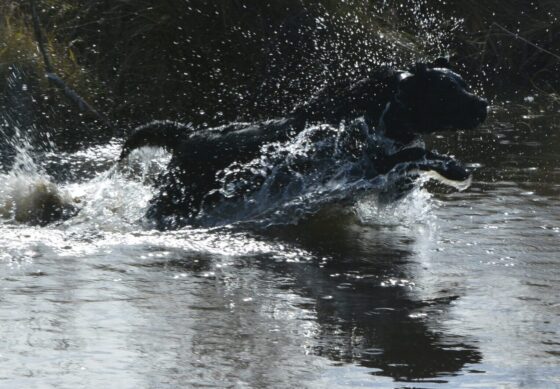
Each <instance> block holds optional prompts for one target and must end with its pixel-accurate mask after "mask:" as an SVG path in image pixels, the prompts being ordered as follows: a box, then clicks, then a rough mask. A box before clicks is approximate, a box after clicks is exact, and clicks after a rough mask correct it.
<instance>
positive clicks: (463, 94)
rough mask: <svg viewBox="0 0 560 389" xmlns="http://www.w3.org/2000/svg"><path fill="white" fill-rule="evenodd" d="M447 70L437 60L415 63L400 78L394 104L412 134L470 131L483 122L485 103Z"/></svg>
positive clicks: (442, 63) (446, 63)
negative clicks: (400, 111) (404, 117)
mask: <svg viewBox="0 0 560 389" xmlns="http://www.w3.org/2000/svg"><path fill="white" fill-rule="evenodd" d="M449 67H450V66H449V62H448V61H447V60H446V59H443V58H440V59H437V60H436V61H434V62H433V63H429V64H427V63H417V64H416V65H414V66H413V67H412V69H411V70H410V72H405V73H402V74H401V75H400V80H399V82H398V85H397V93H396V94H395V97H394V103H396V104H398V105H399V108H400V109H401V110H403V111H404V112H405V113H406V116H407V117H408V121H409V124H410V126H412V128H411V129H412V130H413V131H414V132H416V133H423V134H425V133H431V132H434V131H441V130H459V129H472V128H475V127H476V126H478V125H479V124H481V123H482V122H484V120H485V119H486V114H487V107H488V102H487V101H486V100H485V99H483V98H481V97H478V96H476V95H475V94H474V93H473V92H472V91H471V90H470V88H469V87H468V86H467V84H466V83H465V81H464V80H463V78H462V77H461V76H460V75H459V74H457V73H455V72H453V71H452V70H450V69H449Z"/></svg>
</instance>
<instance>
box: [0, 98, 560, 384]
mask: <svg viewBox="0 0 560 389" xmlns="http://www.w3.org/2000/svg"><path fill="white" fill-rule="evenodd" d="M535 104H536V103H535ZM540 107H542V106H537V105H535V106H534V107H531V106H530V105H527V106H525V107H522V108H517V107H515V106H513V105H506V106H504V107H501V108H496V109H495V112H494V115H493V119H492V120H491V121H490V122H489V123H488V124H487V125H486V126H485V127H484V128H481V129H480V130H477V131H476V132H475V133H468V134H467V133H465V134H458V135H453V134H445V136H443V137H438V136H434V137H432V138H431V139H428V143H430V147H432V148H435V149H437V150H439V151H440V152H446V151H449V152H453V153H454V154H456V155H457V157H458V158H459V159H461V160H463V161H465V162H468V163H470V164H472V166H475V167H476V166H477V167H478V169H477V171H476V173H475V178H474V181H473V185H472V187H471V188H470V189H469V190H467V191H465V192H449V191H448V190H447V189H446V188H440V187H437V186H434V185H431V186H430V191H431V192H432V193H433V194H432V195H429V194H428V192H427V191H426V190H425V189H423V190H417V191H415V192H414V193H413V194H412V195H410V196H409V197H408V198H406V199H404V200H403V201H402V202H400V203H398V204H392V205H384V206H380V205H377V204H376V202H375V200H374V199H364V200H363V201H362V202H361V203H360V204H358V205H357V206H356V207H354V209H349V208H348V207H345V208H344V209H337V208H336V207H334V208H331V209H325V210H323V211H322V212H321V213H320V214H318V215H315V216H314V217H313V218H311V219H309V220H307V221H305V222H301V223H300V224H299V225H297V226H290V227H276V228H274V229H269V230H266V231H262V230H250V231H247V230H241V229H239V228H233V227H226V228H220V229H185V230H181V231H176V232H166V233H160V232H154V231H150V230H146V229H145V228H143V227H142V225H141V224H140V222H139V219H140V217H141V215H142V213H143V210H144V209H145V205H146V202H147V199H148V198H150V196H151V194H152V192H151V189H150V187H149V185H147V184H148V183H149V182H150V180H151V179H152V178H153V176H154V173H157V171H159V169H161V166H160V165H158V164H157V163H155V165H154V164H151V165H150V164H147V163H146V161H148V160H154V158H153V157H154V154H150V153H153V151H146V153H148V154H147V155H145V156H142V155H139V156H138V161H136V162H135V163H136V165H134V166H132V167H131V169H132V171H131V172H128V173H127V174H130V176H131V177H132V176H133V177H136V178H135V179H134V180H132V179H129V177H128V176H126V175H115V174H114V173H111V171H110V167H111V163H110V160H111V158H112V156H113V151H114V150H115V149H116V147H117V146H115V145H109V146H107V148H97V149H90V150H88V151H84V152H82V153H83V154H84V155H77V154H72V155H71V156H68V158H62V157H61V156H60V154H59V155H58V156H51V157H50V158H45V159H44V160H43V161H40V162H39V163H40V164H41V166H42V169H44V170H43V171H44V172H47V173H48V172H51V171H55V170H57V169H55V167H56V166H67V170H62V171H64V172H65V173H60V174H61V176H60V177H51V178H52V179H53V180H55V181H58V182H62V184H61V189H63V190H66V191H68V193H70V194H71V195H72V196H77V197H80V198H81V201H82V204H83V206H84V208H83V212H81V213H80V214H78V215H77V216H76V217H75V218H73V219H70V220H68V221H66V222H64V223H62V224H59V225H56V226H50V227H26V226H22V225H20V224H14V223H11V222H9V221H4V222H2V224H0V231H1V234H0V247H1V248H2V250H1V252H0V261H1V262H0V266H1V267H2V269H3V271H2V273H1V274H2V287H1V288H0V321H1V326H0V361H1V362H2V363H0V380H1V381H0V382H1V385H0V386H3V387H10V388H30V387H60V388H77V387H119V388H137V387H148V388H152V387H153V388H175V387H197V386H215V387H262V388H265V387H286V388H287V387H356V386H360V385H363V386H366V387H376V388H385V387H386V388H393V387H422V388H429V387H439V386H446V387H522V386H524V387H530V388H537V387H543V388H545V387H554V386H559V385H560V369H559V368H558V364H559V358H560V334H559V333H558V332H559V328H560V327H559V326H558V323H559V319H560V299H559V297H558V293H557V290H558V288H560V270H559V269H560V266H559V265H560V262H559V261H560V260H559V259H558V252H559V246H558V241H559V237H560V202H559V201H558V199H559V194H560V169H559V168H558V153H557V150H558V149H559V147H560V135H559V131H558V130H559V119H558V115H557V110H554V109H549V107H546V106H545V108H546V109H545V111H544V112H542V113H539V112H540V111H539V110H540ZM551 112H552V114H551ZM114 155H116V153H115V154H114ZM156 157H157V158H155V161H156V162H157V161H160V160H161V161H163V162H164V160H165V156H164V155H159V154H156ZM56 158H59V159H60V160H56ZM163 162H162V164H163ZM39 170H40V169H39ZM59 170H61V169H59ZM80 171H83V172H82V173H76V172H80ZM45 174H46V173H45ZM138 177H142V179H141V180H138V179H137V178H138ZM14 179H15V178H14ZM100 204H101V205H100Z"/></svg>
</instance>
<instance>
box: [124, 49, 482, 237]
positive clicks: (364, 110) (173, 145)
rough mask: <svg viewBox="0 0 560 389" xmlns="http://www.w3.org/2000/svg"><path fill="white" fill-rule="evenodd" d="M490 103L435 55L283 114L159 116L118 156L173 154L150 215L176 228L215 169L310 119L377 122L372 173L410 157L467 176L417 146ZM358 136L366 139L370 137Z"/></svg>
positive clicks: (477, 117)
mask: <svg viewBox="0 0 560 389" xmlns="http://www.w3.org/2000/svg"><path fill="white" fill-rule="evenodd" d="M487 106H488V103H487V101H486V100H484V99H482V98H480V97H478V96H476V95H475V94H473V93H472V92H471V91H470V90H469V88H468V86H467V85H466V83H465V81H464V80H463V79H462V77H461V76H460V75H458V74H457V73H455V72H453V71H452V70H450V69H449V63H448V62H447V61H446V60H444V59H438V60H436V61H435V62H434V63H430V64H426V63H417V64H416V65H415V66H414V67H413V68H412V69H410V71H400V70H383V71H380V72H379V73H377V74H376V75H375V76H373V77H371V78H368V79H365V80H362V81H360V82H358V83H355V84H353V85H347V86H344V85H343V86H340V85H335V86H332V87H328V88H326V89H325V90H323V91H322V92H321V93H319V94H318V95H317V96H316V97H314V98H313V99H311V100H310V101H309V102H308V103H306V104H303V105H300V106H298V107H296V109H294V110H293V111H292V112H291V113H290V114H289V115H287V116H286V117H285V118H283V119H277V120H267V121H262V122H256V123H233V124H229V125H224V126H221V127H216V128H210V129H204V130H199V131H197V130H195V129H194V128H193V127H192V126H191V125H185V124H180V123H176V122H171V121H154V122H151V123H149V124H146V125H143V126H140V127H138V128H137V129H136V130H135V131H134V132H133V134H132V135H131V136H130V137H129V138H128V139H127V141H126V142H125V144H124V146H123V150H122V153H121V156H120V159H121V160H122V159H124V158H126V157H127V156H128V155H129V154H130V152H131V151H133V150H135V149H137V148H139V147H143V146H159V147H163V148H166V149H167V150H169V151H170V152H171V153H172V158H171V161H170V163H169V167H168V170H167V172H166V173H165V174H163V175H162V177H160V179H159V181H160V183H159V187H160V191H159V195H158V196H156V197H155V198H154V199H152V200H151V203H150V208H149V210H148V212H147V216H148V217H149V218H150V219H152V220H154V221H155V222H156V223H157V225H158V227H159V228H163V229H166V228H176V227H178V226H180V225H183V224H186V223H188V222H189V220H192V218H193V216H195V215H196V213H197V210H198V209H199V208H200V206H201V203H202V202H203V200H204V201H207V196H208V193H210V192H211V191H212V190H214V189H216V188H217V186H218V183H217V180H216V173H217V172H219V171H221V170H222V169H224V168H226V167H228V166H230V165H231V164H232V163H234V162H239V163H244V162H248V161H251V160H253V159H254V158H255V157H256V156H258V155H259V153H260V152H261V147H262V146H263V145H265V144H269V143H272V142H284V141H287V140H289V139H290V138H291V137H293V136H294V135H296V134H298V133H300V132H301V131H303V130H304V129H305V128H306V127H307V126H308V125H309V124H313V123H326V124H331V125H334V126H337V125H339V124H340V123H341V122H342V121H344V120H351V119H354V118H356V117H360V116H363V117H364V118H365V122H366V123H367V124H368V127H369V128H373V127H375V132H376V133H377V134H382V135H384V137H385V138H386V139H388V140H390V143H391V145H390V146H389V147H387V146H385V147H383V149H382V150H379V145H378V146H377V147H374V148H373V149H371V150H368V149H367V147H366V151H365V152H366V153H369V158H370V159H372V160H374V162H375V172H373V173H370V174H369V175H370V176H371V177H373V176H375V175H379V174H386V173H388V172H389V171H391V170H392V169H393V168H394V167H395V166H397V165H399V164H401V163H404V162H409V163H411V164H409V165H410V166H412V167H414V168H416V169H418V170H433V171H436V172H437V173H439V174H440V175H442V176H443V177H444V178H447V179H451V180H455V181H457V180H459V181H462V180H465V179H467V178H468V177H469V175H470V173H469V172H468V171H467V169H465V168H464V167H463V166H461V165H460V164H459V163H458V162H457V161H455V160H453V159H452V158H450V157H448V156H445V155H438V154H435V153H433V152H430V151H428V150H425V149H424V148H422V147H417V146H414V145H413V144H414V142H415V140H416V139H417V138H418V137H419V135H421V134H428V133H432V132H435V131H442V130H457V129H473V128H475V127H476V126H478V125H479V124H481V123H482V122H483V121H484V120H485V118H486V114H487ZM371 135H372V133H369V134H366V138H367V137H370V136H371ZM359 141H360V142H364V141H365V142H366V143H367V139H360V140H359ZM374 149H375V150H374Z"/></svg>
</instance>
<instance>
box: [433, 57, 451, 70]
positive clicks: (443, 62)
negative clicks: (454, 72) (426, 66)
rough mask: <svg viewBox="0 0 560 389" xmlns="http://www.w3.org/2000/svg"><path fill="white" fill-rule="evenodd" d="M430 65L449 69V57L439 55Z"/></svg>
mask: <svg viewBox="0 0 560 389" xmlns="http://www.w3.org/2000/svg"><path fill="white" fill-rule="evenodd" d="M430 65H432V67H433V68H445V69H451V63H450V62H449V58H447V57H439V58H437V59H436V60H435V61H434V62H432V63H431V64H430Z"/></svg>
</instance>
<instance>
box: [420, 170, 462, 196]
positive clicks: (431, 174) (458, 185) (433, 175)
mask: <svg viewBox="0 0 560 389" xmlns="http://www.w3.org/2000/svg"><path fill="white" fill-rule="evenodd" d="M419 173H420V174H423V175H424V176H425V177H428V178H430V179H433V180H436V181H438V182H441V183H442V184H445V185H448V186H450V187H452V188H455V189H457V190H458V191H460V192H462V191H464V190H466V189H468V188H469V187H470V186H471V184H472V174H469V177H468V178H467V179H465V180H452V179H450V178H447V177H444V176H442V175H441V174H439V173H438V172H436V171H435V170H428V171H422V172H420V171H419Z"/></svg>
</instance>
